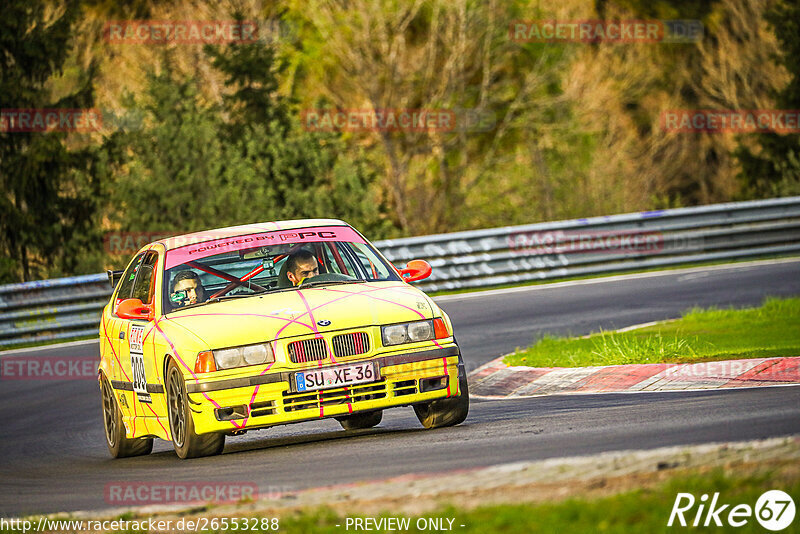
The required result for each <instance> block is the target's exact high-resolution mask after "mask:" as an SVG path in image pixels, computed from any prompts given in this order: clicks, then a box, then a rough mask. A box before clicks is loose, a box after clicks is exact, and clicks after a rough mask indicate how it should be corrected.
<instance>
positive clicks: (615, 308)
mask: <svg viewBox="0 0 800 534" xmlns="http://www.w3.org/2000/svg"><path fill="white" fill-rule="evenodd" d="M767 295H778V296H789V295H800V262H783V263H775V264H766V265H765V264H762V265H740V266H735V267H726V268H712V269H710V270H701V271H698V270H693V271H692V272H686V271H675V272H670V273H669V274H658V275H653V274H649V275H637V276H635V277H630V278H626V279H622V280H608V281H602V282H598V281H591V282H583V283H580V284H563V285H559V286H557V287H542V286H539V287H534V288H524V289H515V290H511V291H504V292H491V293H489V294H486V295H483V296H474V295H465V296H459V295H454V296H448V297H443V298H441V299H440V303H441V304H442V306H443V308H445V310H446V311H447V312H448V313H449V314H450V316H451V318H452V319H453V321H454V323H455V326H456V332H457V336H458V340H459V343H460V345H461V346H462V349H463V351H464V355H465V359H466V360H467V363H468V366H469V367H470V368H475V367H477V366H478V365H480V364H482V363H485V362H487V361H489V360H491V359H493V358H495V357H497V356H499V355H502V354H504V353H507V352H509V351H511V350H513V349H514V348H515V347H517V346H526V345H529V344H530V343H531V342H532V341H533V340H534V339H535V338H537V337H540V336H541V335H542V334H543V333H552V334H567V333H571V334H585V333H588V332H590V331H592V330H598V329H600V328H604V329H613V328H620V327H624V326H628V325H631V324H636V323H642V322H646V321H652V320H657V319H665V318H671V317H676V316H678V315H679V314H680V312H682V311H684V310H686V309H687V308H690V307H692V306H710V305H720V306H728V305H734V306H747V305H757V304H759V303H760V302H761V301H762V300H763V298H764V297H765V296H767ZM97 350H98V349H97V345H96V344H83V345H74V346H70V347H54V348H44V349H42V350H38V351H35V352H27V353H26V354H28V355H31V356H91V355H93V354H96V352H97ZM5 354H12V353H5ZM0 357H2V356H0ZM0 428H2V436H3V437H2V440H0V516H2V517H8V516H18V515H23V514H35V513H46V512H56V511H72V510H92V509H101V508H108V507H110V505H109V504H108V503H106V502H105V499H104V488H105V486H106V485H107V484H109V483H115V482H123V481H150V482H165V481H203V482H206V481H219V482H223V481H224V482H253V483H256V484H258V486H259V491H260V493H261V495H262V496H263V495H265V494H268V493H270V492H274V491H293V490H299V489H304V488H309V487H315V486H324V485H333V484H339V483H344V482H354V481H359V480H372V479H378V478H384V477H387V476H396V475H401V474H407V473H431V472H437V471H447V470H451V469H463V468H469V467H478V466H487V465H493V464H499V463H506V462H513V461H523V460H536V459H543V458H551V457H561V456H571V455H580V454H592V453H597V452H603V451H610V450H623V449H630V448H642V449H645V448H654V447H661V446H668V445H679V444H694V443H704V442H712V441H733V440H748V439H760V438H767V437H774V436H783V435H789V434H800V386H790V387H774V388H759V389H746V390H730V391H727V390H726V391H705V392H670V393H643V394H620V395H576V396H552V397H539V398H530V399H519V400H511V401H508V400H501V401H474V402H473V403H472V406H471V410H470V416H469V417H468V418H467V420H466V422H465V423H463V424H462V425H460V426H458V427H454V428H447V429H441V430H434V431H424V430H422V428H421V427H420V425H419V423H418V422H417V420H416V418H415V417H414V414H413V412H412V411H411V409H410V408H401V409H396V410H391V411H387V412H386V413H385V414H384V419H383V422H382V423H381V425H380V426H378V427H377V428H375V429H371V430H366V431H357V432H350V433H346V432H344V431H343V430H341V427H340V426H339V424H338V423H337V422H336V421H333V420H325V421H318V422H314V423H307V424H303V425H290V426H285V427H276V428H272V429H268V430H261V431H253V432H250V433H248V434H246V435H245V436H241V437H237V438H228V441H227V444H226V447H225V451H224V453H223V454H222V455H221V456H218V457H213V458H203V459H197V460H190V461H180V460H178V458H177V457H176V456H175V454H174V452H173V451H172V447H171V445H170V444H168V443H166V442H163V441H159V440H157V441H156V445H155V448H154V452H153V453H152V454H151V455H150V456H147V457H140V458H131V459H125V460H112V459H111V458H110V456H109V455H108V451H107V450H106V446H105V443H104V438H103V428H102V420H101V414H100V395H99V391H98V387H97V384H96V382H95V381H92V380H72V381H60V382H53V381H2V382H0Z"/></svg>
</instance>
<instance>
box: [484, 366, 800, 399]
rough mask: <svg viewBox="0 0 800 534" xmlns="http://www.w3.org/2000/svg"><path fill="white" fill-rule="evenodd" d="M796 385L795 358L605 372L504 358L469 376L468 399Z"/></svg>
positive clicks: (798, 372)
mask: <svg viewBox="0 0 800 534" xmlns="http://www.w3.org/2000/svg"><path fill="white" fill-rule="evenodd" d="M789 384H800V357H797V356H793V357H787V358H755V359H749V360H726V361H716V362H702V363H686V364H674V363H653V364H640V365H610V366H606V367H522V366H508V365H506V364H505V363H503V357H502V356H501V357H500V358H497V359H496V360H493V361H491V362H489V363H487V364H485V365H483V366H481V367H479V368H478V369H476V370H475V371H473V372H472V373H470V375H469V389H470V396H475V397H484V398H502V397H533V396H537V395H553V394H559V393H627V392H636V391H680V390H695V389H725V388H740V387H757V386H776V385H789Z"/></svg>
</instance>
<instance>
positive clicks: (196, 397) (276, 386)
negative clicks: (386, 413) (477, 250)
mask: <svg viewBox="0 0 800 534" xmlns="http://www.w3.org/2000/svg"><path fill="white" fill-rule="evenodd" d="M369 359H370V360H374V361H377V362H378V366H379V368H380V376H381V379H380V380H378V381H375V382H367V383H362V384H355V385H351V386H348V387H339V388H332V389H323V390H318V391H310V392H293V391H292V376H293V375H294V373H295V372H293V371H292V372H275V373H269V374H264V375H261V376H252V377H246V378H234V379H228V380H222V381H214V382H198V383H187V384H186V389H187V392H188V394H189V401H190V408H191V410H192V416H193V420H194V427H195V432H197V433H198V434H205V433H209V432H236V431H241V430H247V429H254V428H264V427H269V426H275V425H281V424H286V423H294V422H299V421H307V420H313V419H320V418H324V417H337V416H346V415H349V414H352V413H356V412H365V411H372V410H380V409H383V408H391V407H393V406H405V405H409V404H415V403H421V402H429V401H432V400H437V399H443V398H447V397H452V396H457V395H459V394H460V393H461V392H460V391H459V390H458V373H459V362H460V353H459V348H458V346H457V345H455V344H450V345H446V346H442V347H440V348H434V349H428V350H421V351H415V352H393V353H390V354H378V355H375V356H373V357H371V358H369ZM348 363H353V362H350V361H349V362H348ZM462 372H463V370H462Z"/></svg>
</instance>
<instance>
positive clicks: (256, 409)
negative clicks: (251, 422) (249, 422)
mask: <svg viewBox="0 0 800 534" xmlns="http://www.w3.org/2000/svg"><path fill="white" fill-rule="evenodd" d="M276 413H277V412H276V410H275V401H264V402H253V403H251V404H250V416H251V417H260V416H262V415H275V414H276Z"/></svg>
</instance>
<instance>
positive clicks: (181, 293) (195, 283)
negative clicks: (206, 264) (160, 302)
mask: <svg viewBox="0 0 800 534" xmlns="http://www.w3.org/2000/svg"><path fill="white" fill-rule="evenodd" d="M169 300H170V302H171V303H172V305H173V306H175V307H178V308H181V307H183V306H189V305H190V304H197V303H198V302H205V301H206V290H205V289H204V288H203V284H201V283H200V277H199V276H197V273H195V272H194V271H181V272H179V273H178V274H176V275H175V279H174V280H172V292H171V293H170V296H169Z"/></svg>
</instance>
